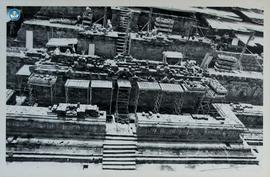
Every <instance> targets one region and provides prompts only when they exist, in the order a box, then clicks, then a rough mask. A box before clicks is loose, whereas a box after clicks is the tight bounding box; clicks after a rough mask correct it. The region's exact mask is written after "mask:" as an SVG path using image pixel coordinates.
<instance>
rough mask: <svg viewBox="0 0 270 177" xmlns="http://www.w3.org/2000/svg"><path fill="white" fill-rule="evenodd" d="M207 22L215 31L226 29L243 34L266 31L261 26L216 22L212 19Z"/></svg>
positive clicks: (207, 19)
mask: <svg viewBox="0 0 270 177" xmlns="http://www.w3.org/2000/svg"><path fill="white" fill-rule="evenodd" d="M206 21H207V22H208V24H209V25H210V26H211V27H212V28H214V29H226V30H234V31H241V32H251V31H259V32H263V30H264V29H263V26H261V25H255V24H251V23H245V22H229V21H224V20H216V19H212V18H206Z"/></svg>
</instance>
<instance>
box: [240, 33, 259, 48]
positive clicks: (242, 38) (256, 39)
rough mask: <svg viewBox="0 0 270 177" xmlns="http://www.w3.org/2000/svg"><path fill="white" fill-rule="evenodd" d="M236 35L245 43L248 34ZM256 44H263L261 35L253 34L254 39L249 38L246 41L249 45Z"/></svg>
mask: <svg viewBox="0 0 270 177" xmlns="http://www.w3.org/2000/svg"><path fill="white" fill-rule="evenodd" d="M236 37H237V38H238V39H240V40H241V41H242V42H243V43H245V44H246V43H247V41H248V39H249V37H250V36H249V35H244V34H236ZM256 44H260V45H262V46H263V37H259V36H254V39H253V40H250V41H249V43H248V45H249V46H256Z"/></svg>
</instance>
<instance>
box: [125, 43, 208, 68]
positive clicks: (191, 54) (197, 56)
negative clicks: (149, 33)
mask: <svg viewBox="0 0 270 177" xmlns="http://www.w3.org/2000/svg"><path fill="white" fill-rule="evenodd" d="M163 51H178V52H182V53H183V54H184V56H185V57H187V58H189V59H193V60H196V61H197V63H201V61H202V59H203V58H204V56H205V54H206V53H207V52H212V48H211V46H210V45H209V44H206V43H201V42H195V41H186V42H184V41H180V40H174V41H173V42H166V43H161V42H148V41H145V40H136V39H133V40H132V41H131V49H130V54H131V55H132V56H133V57H134V58H138V59H145V60H155V61H162V59H163V56H162V52H163Z"/></svg>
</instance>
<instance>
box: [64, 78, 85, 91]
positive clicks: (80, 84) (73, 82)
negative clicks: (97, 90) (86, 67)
mask: <svg viewBox="0 0 270 177" xmlns="http://www.w3.org/2000/svg"><path fill="white" fill-rule="evenodd" d="M89 85H90V80H77V79H68V80H67V81H66V84H65V87H68V88H84V89H87V88H89Z"/></svg>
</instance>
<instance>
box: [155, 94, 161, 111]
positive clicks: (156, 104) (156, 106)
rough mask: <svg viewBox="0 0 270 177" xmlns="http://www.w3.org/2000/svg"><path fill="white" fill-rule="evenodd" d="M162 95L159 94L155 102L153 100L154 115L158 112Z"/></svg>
mask: <svg viewBox="0 0 270 177" xmlns="http://www.w3.org/2000/svg"><path fill="white" fill-rule="evenodd" d="M162 96H163V94H162V93H159V94H158V96H157V98H156V100H155V107H154V113H158V112H159V108H160V105H161V101H162Z"/></svg>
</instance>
